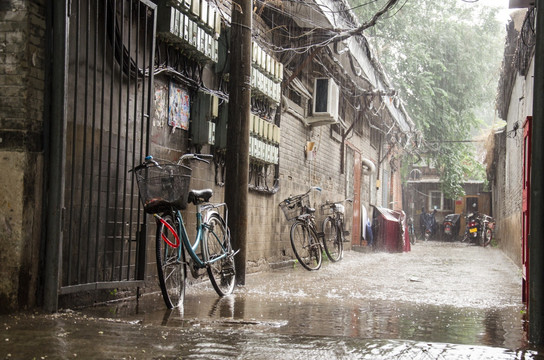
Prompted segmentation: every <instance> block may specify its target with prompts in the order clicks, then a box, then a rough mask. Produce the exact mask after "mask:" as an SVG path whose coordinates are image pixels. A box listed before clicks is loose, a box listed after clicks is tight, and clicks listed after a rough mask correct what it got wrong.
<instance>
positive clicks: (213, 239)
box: [204, 213, 236, 296]
mask: <svg viewBox="0 0 544 360" xmlns="http://www.w3.org/2000/svg"><path fill="white" fill-rule="evenodd" d="M205 226H206V229H207V231H206V232H205V239H204V240H205V241H206V245H207V248H208V259H207V260H208V261H212V262H210V263H208V266H207V269H208V276H209V278H210V281H211V283H212V285H213V288H214V289H215V291H216V292H217V294H219V296H226V295H229V294H232V291H233V290H234V282H235V275H236V271H235V268H234V256H232V245H231V243H230V231H229V230H228V228H227V227H226V226H225V221H224V220H223V219H222V218H221V217H220V216H219V214H217V213H213V214H211V215H210V217H209V218H208V221H207V222H206V225H205ZM225 254H227V256H224V255H225ZM220 256H224V257H223V258H222V259H220V260H217V261H213V260H214V259H216V258H218V257H220Z"/></svg>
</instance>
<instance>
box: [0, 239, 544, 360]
mask: <svg viewBox="0 0 544 360" xmlns="http://www.w3.org/2000/svg"><path fill="white" fill-rule="evenodd" d="M520 294H521V281H520V272H519V269H518V268H517V267H516V266H515V265H513V264H512V263H511V262H510V261H509V260H508V259H507V258H506V257H505V256H504V255H503V254H502V253H501V252H500V251H499V250H497V249H493V248H481V247H477V246H468V245H466V244H461V243H453V244H452V243H442V242H427V243H418V244H416V245H415V246H414V247H413V248H412V252H410V253H403V254H388V253H359V252H347V253H346V254H345V258H344V259H343V260H342V261H341V262H339V263H328V262H325V263H324V266H323V267H322V269H321V270H319V271H316V272H308V271H306V270H304V269H302V268H301V267H300V266H298V267H297V266H294V267H292V268H284V269H280V270H274V271H270V272H266V273H259V274H251V275H248V276H247V278H246V285H245V286H244V287H239V288H237V289H236V290H235V294H234V295H232V296H229V297H226V298H218V297H217V295H216V294H215V292H214V291H213V289H212V288H211V286H209V285H208V282H205V283H203V284H199V285H196V286H192V287H190V288H189V289H188V291H187V296H186V301H185V306H184V307H183V308H182V309H176V310H173V311H167V310H165V309H164V304H163V302H162V299H161V297H160V295H158V294H154V295H147V296H144V297H142V298H141V299H140V300H139V301H138V302H136V301H134V300H132V301H120V302H117V303H112V304H107V305H104V306H98V307H94V308H90V309H84V310H82V311H77V312H74V311H67V312H64V313H60V314H55V315H47V316H43V315H41V316H37V315H36V316H29V315H19V316H17V317H15V316H10V317H2V318H0V323H1V324H3V328H2V329H0V336H1V337H0V339H1V340H3V342H2V343H0V358H14V359H19V358H21V359H25V358H28V359H32V358H37V359H39V358H85V359H86V358H97V359H98V358H111V359H123V358H126V359H130V358H132V359H134V358H137V359H162V358H167V359H178V358H183V359H224V358H238V359H279V358H281V359H300V358H309V359H337V358H338V359H392V358H393V359H524V358H526V359H533V358H540V357H539V355H538V352H537V351H535V350H530V349H528V347H527V344H526V341H525V333H524V331H523V313H524V307H523V305H522V304H521V295H520Z"/></svg>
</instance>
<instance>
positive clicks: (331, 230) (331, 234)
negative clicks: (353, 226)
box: [323, 216, 344, 262]
mask: <svg viewBox="0 0 544 360" xmlns="http://www.w3.org/2000/svg"><path fill="white" fill-rule="evenodd" d="M340 231H341V230H339V229H337V227H336V224H335V221H334V219H333V218H332V217H330V216H327V217H326V218H325V220H323V234H324V237H323V247H324V248H325V253H326V254H327V256H328V257H329V259H330V260H331V261H332V262H337V261H340V259H342V255H343V252H344V244H343V243H342V233H341V232H340Z"/></svg>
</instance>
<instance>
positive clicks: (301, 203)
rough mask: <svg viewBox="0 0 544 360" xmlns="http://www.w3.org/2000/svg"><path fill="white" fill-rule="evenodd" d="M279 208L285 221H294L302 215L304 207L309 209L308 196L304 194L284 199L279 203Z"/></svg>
mask: <svg viewBox="0 0 544 360" xmlns="http://www.w3.org/2000/svg"><path fill="white" fill-rule="evenodd" d="M280 207H281V210H282V211H283V214H284V215H285V218H286V219H287V221H291V220H294V219H296V218H297V216H299V215H300V214H302V212H303V211H304V210H303V209H304V208H305V207H310V195H309V194H305V195H300V196H296V197H292V198H288V199H285V200H283V201H282V202H281V203H280Z"/></svg>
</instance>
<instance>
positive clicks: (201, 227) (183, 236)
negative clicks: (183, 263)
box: [153, 203, 228, 268]
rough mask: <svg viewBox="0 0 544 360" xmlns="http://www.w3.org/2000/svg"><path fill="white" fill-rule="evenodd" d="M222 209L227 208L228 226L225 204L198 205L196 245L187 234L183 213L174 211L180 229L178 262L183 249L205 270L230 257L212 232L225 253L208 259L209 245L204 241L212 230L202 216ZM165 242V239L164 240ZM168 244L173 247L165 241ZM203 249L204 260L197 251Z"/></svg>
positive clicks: (221, 240) (178, 234) (155, 215)
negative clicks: (208, 266)
mask: <svg viewBox="0 0 544 360" xmlns="http://www.w3.org/2000/svg"><path fill="white" fill-rule="evenodd" d="M220 207H225V217H224V218H223V219H224V220H225V225H226V224H227V217H228V210H227V208H226V204H225V203H220V204H205V205H197V210H196V228H197V234H196V238H195V241H194V243H191V240H190V239H189V235H188V234H187V229H186V227H185V223H184V222H183V216H182V215H181V212H180V211H179V210H173V214H174V215H175V216H176V219H177V220H178V224H179V226H178V229H176V231H177V234H174V236H176V238H177V239H176V240H177V241H178V244H179V246H177V248H178V260H180V259H181V257H182V251H183V248H185V249H186V250H187V253H188V254H189V256H190V257H191V259H193V261H194V262H195V264H196V265H197V266H198V267H199V268H205V267H206V266H207V265H209V264H212V263H214V262H216V261H219V260H222V259H223V258H225V257H227V256H228V252H227V249H225V248H224V247H223V240H224V239H219V238H218V237H217V235H216V234H215V233H214V232H213V231H212V234H213V236H214V237H215V239H216V241H217V242H218V244H219V245H220V246H221V248H222V249H223V250H224V253H223V254H222V255H221V256H218V257H216V258H214V259H212V260H210V259H208V258H207V257H208V248H207V246H208V244H207V243H206V242H205V241H202V239H203V238H204V236H205V235H206V234H207V232H208V231H209V230H210V229H208V228H207V226H206V222H205V221H202V218H203V216H202V214H203V213H204V212H206V213H207V212H209V211H210V210H212V209H218V208H220ZM153 216H154V217H155V218H156V219H157V220H158V221H160V222H162V223H163V224H166V223H165V222H164V221H163V220H162V218H161V217H160V216H159V215H158V214H153ZM163 240H164V239H163ZM164 241H165V242H167V244H168V245H169V246H172V244H171V243H170V242H169V241H166V240H164ZM199 246H201V247H202V252H201V253H202V258H201V257H200V256H199V255H198V253H197V249H198V247H199Z"/></svg>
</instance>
